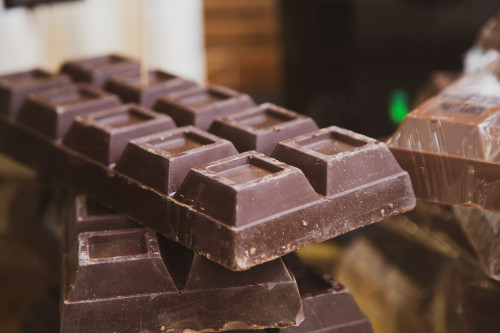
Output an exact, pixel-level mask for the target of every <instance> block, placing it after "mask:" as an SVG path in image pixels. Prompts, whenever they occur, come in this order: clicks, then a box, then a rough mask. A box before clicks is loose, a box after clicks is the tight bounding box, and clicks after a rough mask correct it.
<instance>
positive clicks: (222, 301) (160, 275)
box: [61, 199, 303, 332]
mask: <svg viewBox="0 0 500 333" xmlns="http://www.w3.org/2000/svg"><path fill="white" fill-rule="evenodd" d="M81 200H83V201H84V202H85V199H81ZM80 204H81V202H80ZM83 207H84V206H80V209H77V210H76V213H77V216H76V217H75V218H74V219H75V220H79V221H80V224H81V225H82V226H83V228H82V229H80V231H84V232H81V233H80V234H78V235H77V240H78V242H75V243H74V244H73V246H72V247H71V249H70V251H69V252H66V253H65V254H64V257H63V260H64V266H63V277H64V278H63V281H64V288H63V296H64V299H63V305H62V311H61V332H96V331H110V332H122V331H139V330H141V329H142V330H144V329H148V330H151V331H158V332H160V331H168V332H185V330H190V331H194V332H199V331H204V332H205V331H212V330H214V331H218V330H228V329H251V328H253V329H255V328H264V327H285V326H289V325H297V324H300V322H301V321H302V320H303V314H302V306H301V302H300V295H299V291H298V288H297V284H296V282H295V279H294V277H293V275H292V274H291V272H290V271H289V269H288V268H287V266H286V265H284V263H283V261H282V260H281V259H277V260H275V261H272V262H268V263H266V264H263V265H260V266H258V267H254V268H252V269H251V270H248V271H246V272H232V271H229V270H227V269H225V268H223V267H221V266H219V265H217V264H214V263H212V262H210V261H208V260H206V259H205V258H203V257H201V256H199V255H196V254H194V253H193V251H191V250H188V249H186V248H184V247H182V246H181V245H179V244H177V243H175V242H173V241H170V240H168V239H165V238H163V237H161V236H157V235H156V234H155V233H154V232H152V231H151V230H150V229H147V228H128V229H120V230H116V229H114V230H105V231H91V230H92V229H93V227H96V226H97V227H98V228H99V229H102V228H103V227H104V226H105V225H106V224H107V223H109V222H110V217H109V215H106V216H105V218H104V219H102V220H101V221H100V224H98V223H97V220H99V216H95V215H93V214H92V213H91V212H89V211H87V212H85V211H84V210H82V209H81V208H83ZM87 207H88V206H87ZM99 214H100V213H99ZM100 216H101V217H104V216H102V215H100ZM84 219H92V220H93V221H92V223H83V224H82V222H81V220H84ZM66 223H68V224H71V223H72V222H71V221H66ZM73 223H74V222H73ZM115 226H116V224H113V227H115ZM74 231H76V230H74ZM64 234H65V235H66V236H70V237H71V235H70V233H64ZM90 316H91V317H92V320H88V319H89V318H90Z"/></svg>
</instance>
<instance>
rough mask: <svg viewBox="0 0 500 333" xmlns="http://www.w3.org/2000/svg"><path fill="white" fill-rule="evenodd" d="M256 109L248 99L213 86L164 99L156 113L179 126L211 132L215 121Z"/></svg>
mask: <svg viewBox="0 0 500 333" xmlns="http://www.w3.org/2000/svg"><path fill="white" fill-rule="evenodd" d="M253 106H255V103H254V102H253V100H252V99H251V98H250V96H248V95H245V94H241V93H238V92H236V91H234V90H231V89H228V88H224V87H220V86H215V85H210V86H208V87H198V88H193V89H189V90H186V91H182V92H179V93H176V94H171V95H169V96H165V97H162V98H160V99H158V101H157V102H156V104H155V105H154V107H153V109H154V110H156V111H158V112H162V113H166V114H168V115H169V116H171V117H172V118H173V119H174V121H175V123H176V124H177V125H178V126H184V125H193V126H196V127H198V128H200V129H202V130H208V128H209V127H210V125H211V124H212V121H214V120H215V118H219V117H225V116H228V115H230V114H233V113H237V112H241V111H245V110H246V109H248V108H250V107H253Z"/></svg>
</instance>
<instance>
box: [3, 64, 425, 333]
mask: <svg viewBox="0 0 500 333" xmlns="http://www.w3.org/2000/svg"><path fill="white" fill-rule="evenodd" d="M148 79H149V80H148V84H147V85H141V78H140V69H139V64H138V63H137V62H136V61H133V60H129V59H127V58H124V57H120V56H115V55H111V56H104V57H99V58H93V59H85V60H79V61H70V62H67V63H65V64H64V65H63V67H62V69H61V73H60V74H50V73H47V72H45V71H42V70H32V71H28V72H23V73H17V74H12V75H6V76H3V77H0V152H2V153H5V154H7V155H8V156H10V157H12V158H14V159H16V160H18V161H20V162H22V163H24V164H26V165H29V166H32V167H34V168H35V169H36V170H38V171H39V172H40V173H42V174H45V175H47V176H49V177H51V178H54V179H56V180H58V181H61V182H62V183H64V184H66V185H69V186H70V187H72V188H73V189H74V190H75V191H77V192H79V193H82V194H85V195H88V197H87V196H84V195H80V196H77V198H76V199H75V200H74V201H73V202H72V205H71V206H72V208H71V209H67V211H68V213H67V214H65V215H64V216H63V220H64V221H63V229H64V232H63V240H62V246H61V249H62V260H63V287H62V295H63V301H62V307H61V331H62V332H90V331H100V332H101V331H102V332H129V331H132V332H135V331H141V332H146V331H148V332H149V331H152V332H158V331H164V332H183V331H184V332H201V331H203V332H216V331H227V330H259V329H260V330H264V329H267V330H271V331H273V332H274V331H284V332H285V331H286V332H309V333H311V332H371V331H372V328H371V323H370V321H369V320H368V319H367V318H366V317H365V316H364V315H363V314H362V313H361V311H360V310H359V308H358V306H357V305H356V303H355V301H354V299H353V297H352V295H351V294H350V293H349V292H348V291H347V290H346V289H345V288H344V287H342V286H341V285H340V284H339V283H337V282H335V281H334V280H332V279H331V278H330V277H327V276H326V275H325V274H323V273H321V272H319V271H318V270H317V269H315V268H311V267H310V266H307V265H304V264H302V263H300V261H299V260H298V258H297V257H296V256H294V255H293V254H289V253H291V252H293V251H294V250H296V249H299V248H301V247H304V246H306V245H309V244H313V243H317V242H321V241H323V240H326V239H329V238H332V237H335V236H338V235H341V234H343V233H346V232H348V231H351V230H354V229H356V228H360V227H363V226H365V225H368V224H371V223H374V222H377V221H380V220H382V219H384V218H386V217H388V216H392V215H396V214H400V213H403V212H406V211H408V210H411V209H412V208H413V207H414V206H415V196H414V193H413V189H412V186H411V183H410V178H409V175H408V173H407V172H406V171H404V170H403V169H402V168H401V167H400V166H399V165H398V163H397V162H396V160H395V158H394V157H393V155H392V154H391V152H390V151H389V149H388V148H387V146H386V145H385V144H384V143H382V142H379V141H376V140H374V139H371V138H368V137H365V136H363V135H359V134H356V133H353V132H351V131H348V130H345V129H341V128H338V127H334V126H332V127H329V128H324V129H318V127H317V125H316V124H315V122H314V121H313V120H312V119H311V118H308V117H305V116H303V115H300V114H297V113H295V112H292V111H289V110H286V109H283V108H281V107H278V106H276V105H273V104H262V105H259V106H256V105H255V103H254V102H253V101H252V99H251V98H250V97H249V96H248V95H245V94H242V93H238V92H236V91H233V90H231V89H227V88H223V87H219V86H213V85H210V86H199V85H197V84H196V83H194V82H191V81H188V80H184V79H182V78H179V77H176V76H174V75H172V74H169V73H165V72H163V71H156V70H155V71H151V72H149V78H148ZM125 103H127V104H125ZM150 108H151V109H150ZM90 198H92V199H90ZM97 202H99V204H97ZM101 205H104V206H106V207H107V208H104V207H103V206H101ZM108 208H110V209H113V210H116V211H117V212H119V213H121V214H123V215H119V214H118V213H114V212H113V211H110V210H109V209H108ZM138 223H139V224H138ZM287 254H289V255H287ZM283 256H285V259H282V258H281V257H283ZM289 326H291V327H289ZM286 327H288V328H286Z"/></svg>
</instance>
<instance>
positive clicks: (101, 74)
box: [61, 55, 140, 88]
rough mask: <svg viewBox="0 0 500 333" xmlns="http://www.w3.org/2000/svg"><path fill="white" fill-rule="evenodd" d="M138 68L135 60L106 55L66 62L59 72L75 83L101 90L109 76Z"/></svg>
mask: <svg viewBox="0 0 500 333" xmlns="http://www.w3.org/2000/svg"><path fill="white" fill-rule="evenodd" d="M139 67H140V66H139V62H137V61H135V60H131V59H128V58H125V57H122V56H119V55H107V56H102V57H95V58H90V59H78V60H71V61H67V62H65V63H64V64H63V65H62V66H61V72H62V73H65V74H67V75H69V76H70V77H71V78H72V79H73V81H75V82H83V83H88V84H90V85H93V86H95V87H97V88H102V87H104V84H105V83H106V82H107V81H108V79H109V78H110V77H111V76H113V75H117V74H120V73H123V72H128V71H131V70H139Z"/></svg>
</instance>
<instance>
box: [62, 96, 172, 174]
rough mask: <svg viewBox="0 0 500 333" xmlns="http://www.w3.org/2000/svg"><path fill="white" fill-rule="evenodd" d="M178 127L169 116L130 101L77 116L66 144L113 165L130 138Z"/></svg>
mask: <svg viewBox="0 0 500 333" xmlns="http://www.w3.org/2000/svg"><path fill="white" fill-rule="evenodd" d="M174 127H175V124H174V122H173V121H172V119H171V118H170V117H168V116H165V115H162V114H159V113H156V112H152V111H150V110H148V109H145V108H143V107H140V106H139V105H135V104H127V105H122V106H119V107H117V108H114V109H109V110H105V111H100V112H94V113H91V114H88V115H86V116H81V117H76V119H75V121H74V122H73V124H72V125H71V127H70V129H69V131H68V134H67V135H66V136H65V137H64V140H63V143H64V144H65V145H66V146H68V147H71V148H73V149H75V150H77V151H79V152H81V153H84V154H85V155H87V156H89V157H90V158H93V159H94V160H96V161H99V162H101V163H104V164H106V165H109V164H112V163H115V162H116V161H117V160H118V157H119V156H120V155H121V153H122V152H123V150H124V149H125V146H126V145H127V143H128V142H129V141H130V140H132V139H136V138H139V137H142V136H145V135H148V134H152V133H157V132H159V131H162V130H168V129H172V128H174Z"/></svg>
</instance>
